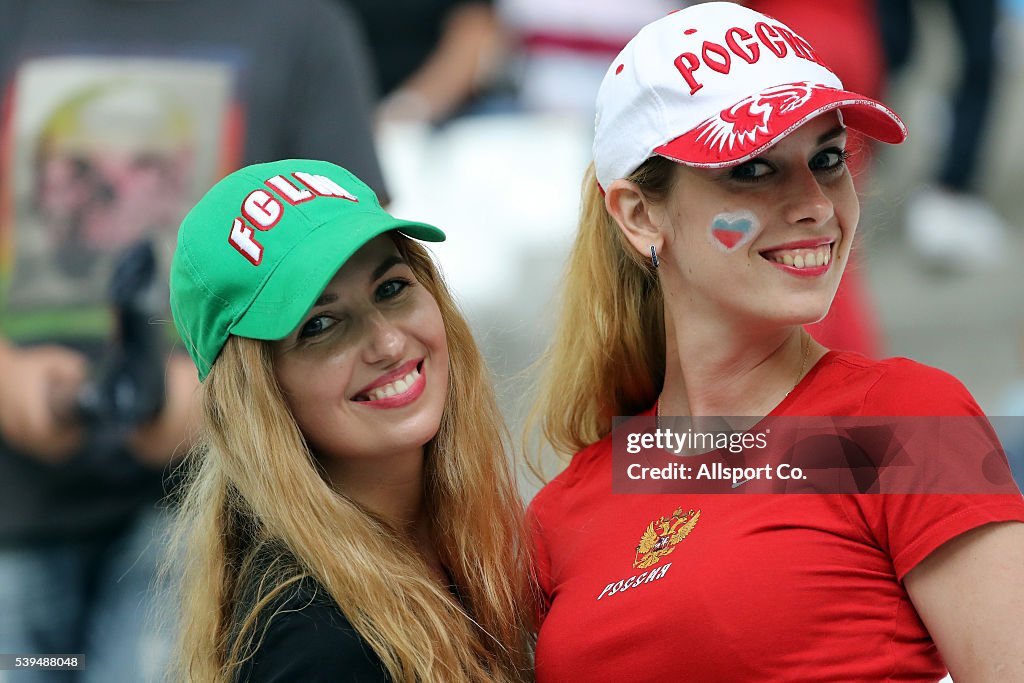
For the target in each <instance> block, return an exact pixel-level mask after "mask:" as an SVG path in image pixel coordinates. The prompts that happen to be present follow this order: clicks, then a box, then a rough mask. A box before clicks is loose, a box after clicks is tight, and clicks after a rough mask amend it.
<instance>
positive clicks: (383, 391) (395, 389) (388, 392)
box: [366, 368, 420, 401]
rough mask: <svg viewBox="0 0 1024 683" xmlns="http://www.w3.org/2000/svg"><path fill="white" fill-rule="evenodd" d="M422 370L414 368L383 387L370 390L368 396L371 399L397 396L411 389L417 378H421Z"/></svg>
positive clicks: (377, 399) (376, 399)
mask: <svg viewBox="0 0 1024 683" xmlns="http://www.w3.org/2000/svg"><path fill="white" fill-rule="evenodd" d="M419 376H420V371H419V369H418V368H413V369H412V372H410V373H409V374H408V375H406V376H405V377H402V378H399V379H396V380H395V381H394V382H392V383H391V384H385V385H384V386H382V387H377V388H376V389H373V390H372V391H368V392H367V393H366V396H367V398H368V399H369V400H371V401H379V400H380V399H382V398H388V397H389V396H396V395H397V394H404V393H405V392H406V391H408V390H409V387H411V386H412V385H413V384H415V383H416V380H417V379H419Z"/></svg>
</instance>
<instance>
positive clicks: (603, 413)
mask: <svg viewBox="0 0 1024 683" xmlns="http://www.w3.org/2000/svg"><path fill="white" fill-rule="evenodd" d="M674 168H675V164H673V163H672V162H671V161H668V160H667V159H663V158H661V157H652V158H651V159H648V160H647V161H646V162H644V164H643V165H642V166H640V168H638V169H637V170H636V171H635V172H634V173H633V174H632V175H631V176H630V177H629V178H627V180H630V181H632V182H634V183H636V184H637V185H638V186H639V187H640V189H641V190H642V191H643V192H644V193H645V194H646V195H647V196H648V197H650V198H651V199H652V200H663V199H664V198H665V196H666V195H667V194H668V192H669V189H670V188H671V184H672V182H673V179H674V177H675V176H674ZM561 294H562V297H563V298H562V302H561V313H560V315H559V318H558V322H557V324H556V327H555V333H554V338H553V341H552V342H551V345H550V346H549V347H548V349H547V350H546V351H545V353H544V354H543V356H542V357H541V359H540V361H539V365H540V379H539V380H538V391H537V396H538V398H537V400H536V402H535V403H534V405H533V408H532V409H531V411H530V414H529V416H528V418H527V421H526V433H527V435H528V437H527V438H529V435H530V434H532V433H533V432H535V431H536V429H537V428H538V426H539V428H540V430H541V432H542V434H543V436H544V438H545V439H546V441H547V442H548V443H549V444H551V446H552V447H553V448H554V449H555V451H556V452H558V453H561V454H565V455H571V454H572V453H575V452H577V451H579V450H581V449H583V448H584V447H586V446H587V445H589V444H592V443H594V442H595V441H599V440H600V439H602V438H603V437H604V436H605V435H606V434H608V433H609V432H610V431H611V426H612V418H613V417H614V416H616V415H633V414H635V413H637V412H640V411H641V410H644V409H646V408H649V407H650V406H651V405H652V404H653V402H654V400H655V398H656V397H657V395H658V392H659V391H661V386H662V384H663V383H664V379H665V319H664V307H663V298H662V292H661V285H660V283H659V281H658V277H657V274H656V272H655V271H654V268H653V266H652V265H651V262H650V261H649V260H648V259H646V258H644V257H643V256H642V255H641V254H639V253H637V251H636V250H635V249H634V248H633V247H632V246H631V245H630V244H629V242H628V241H627V240H626V238H625V236H624V235H623V234H622V231H621V230H620V229H619V227H618V225H617V224H616V223H615V220H614V219H613V218H612V217H611V215H609V213H608V210H607V209H606V208H605V204H604V195H603V194H602V192H601V189H600V187H599V186H598V183H597V178H596V177H595V174H594V166H593V164H591V166H590V168H589V169H587V173H586V175H585V177H584V179H583V199H582V204H581V208H580V220H579V229H578V232H577V235H576V241H575V243H574V245H573V248H572V252H571V254H570V257H569V266H568V269H567V271H566V274H565V277H564V279H563V283H562V288H561ZM530 450H533V449H532V448H531V449H530ZM536 469H537V468H535V470H536ZM542 476H543V475H542Z"/></svg>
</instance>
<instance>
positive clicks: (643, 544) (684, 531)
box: [633, 508, 700, 569]
mask: <svg viewBox="0 0 1024 683" xmlns="http://www.w3.org/2000/svg"><path fill="white" fill-rule="evenodd" d="M699 519H700V510H690V511H689V512H687V513H685V514H684V513H683V509H682V508H676V510H675V512H673V513H672V516H671V517H661V518H659V519H656V520H655V521H653V522H651V523H650V524H648V525H647V531H645V532H644V535H643V536H641V537H640V544H639V545H638V546H637V547H636V556H635V557H634V559H633V566H634V567H635V568H637V569H646V568H647V567H651V566H653V565H656V564H657V563H658V562H659V561H661V558H663V557H665V556H666V555H668V554H669V553H671V552H672V551H673V550H675V549H676V544H677V543H679V541H681V540H683V539H684V538H686V537H687V536H689V535H690V532H691V531H693V528H694V527H695V526H697V521H698V520H699Z"/></svg>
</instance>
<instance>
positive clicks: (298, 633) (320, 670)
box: [235, 579, 391, 683]
mask: <svg viewBox="0 0 1024 683" xmlns="http://www.w3.org/2000/svg"><path fill="white" fill-rule="evenodd" d="M285 593H286V594H285V595H284V597H282V598H281V599H280V600H278V601H275V602H274V603H273V605H271V606H268V607H266V608H264V610H263V611H262V613H261V616H260V617H259V619H258V622H257V626H256V629H257V630H256V636H255V641H256V642H259V638H260V635H261V633H263V629H264V628H266V633H265V634H264V635H263V640H262V642H259V645H258V647H257V649H256V652H255V654H254V655H253V656H252V657H251V658H250V659H248V660H247V661H246V662H245V663H244V664H243V665H242V666H241V668H240V669H239V671H238V674H237V676H236V677H235V681H237V683H250V682H251V683H286V682H287V683H292V682H294V683H299V682H300V681H301V682H302V683H321V682H323V683H327V682H328V681H330V682H331V683H337V682H339V681H344V682H346V683H348V682H349V681H352V682H358V683H364V682H365V683H388V682H390V681H391V679H390V678H389V677H388V675H387V673H386V672H385V670H384V665H383V664H382V663H381V661H380V658H378V657H377V655H376V654H375V653H374V652H373V650H372V649H371V648H370V646H369V645H367V644H366V641H364V640H363V638H362V637H361V636H360V635H359V634H358V633H357V632H356V631H355V629H353V628H352V626H351V624H349V621H348V619H346V618H345V615H344V614H343V613H342V611H341V610H340V609H338V606H337V605H336V604H335V603H334V600H333V599H331V596H330V594H329V593H327V591H325V590H324V589H323V588H321V587H319V584H317V583H316V582H315V581H313V580H311V579H307V580H305V581H302V582H300V583H299V584H296V586H294V587H291V588H289V589H287V590H286V591H285ZM268 620H269V623H268Z"/></svg>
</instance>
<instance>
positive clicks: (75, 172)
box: [0, 0, 383, 683]
mask: <svg viewBox="0 0 1024 683" xmlns="http://www.w3.org/2000/svg"><path fill="white" fill-rule="evenodd" d="M0 25H3V26H4V27H5V38H4V40H3V42H2V43H0V72H2V74H3V84H4V109H3V111H4V112H5V116H4V117H3V119H2V123H0V125H2V131H0V140H2V143H0V160H2V161H0V163H2V166H0V294H2V306H0V377H3V381H2V382H0V652H4V653H19V654H36V655H39V654H72V653H81V654H84V655H85V667H84V670H83V671H79V672H68V673H56V672H29V671H21V672H19V673H18V674H17V675H16V676H14V679H15V680H17V681H26V682H28V681H33V680H47V681H53V680H82V681H104V682H109V681H114V682H118V681H130V682H132V683H134V682H137V681H148V680H155V679H156V678H158V677H159V676H160V669H161V667H162V665H163V663H164V658H165V656H166V645H167V642H168V637H169V634H168V633H167V632H166V629H165V628H163V625H162V624H161V623H158V622H156V621H155V620H153V619H152V618H151V615H150V612H151V611H152V607H153V601H152V597H153V595H152V591H151V588H152V585H151V584H152V581H153V576H154V572H155V566H156V565H155V561H156V557H157V555H158V553H159V550H160V546H161V539H162V538H163V535H164V530H165V526H166V520H165V516H164V514H163V512H162V511H161V510H160V509H159V508H158V506H157V503H158V501H160V500H161V498H162V497H163V495H164V493H165V491H164V483H163V474H162V473H163V470H164V468H165V466H166V465H167V463H168V462H170V461H171V460H172V459H173V458H175V457H176V456H177V455H179V454H181V453H183V452H184V451H185V450H186V449H187V447H188V446H189V444H190V442H191V439H192V438H193V433H194V426H195V421H196V417H197V404H196V402H195V400H194V393H195V388H196V387H197V382H196V378H195V369H194V367H193V366H192V363H191V361H190V360H189V359H188V357H187V356H185V355H184V354H182V353H179V352H171V351H170V349H171V348H172V346H173V345H174V343H175V338H174V335H173V331H172V330H171V327H170V325H168V324H166V322H167V320H168V314H167V312H166V304H165V303H161V302H166V290H165V289H164V288H163V287H162V286H160V285H159V284H154V282H164V281H165V280H164V278H162V277H160V276H155V273H156V272H166V268H167V266H168V264H169V262H170V256H171V252H172V250H173V243H174V236H175V233H176V228H177V225H178V223H179V222H180V220H181V218H182V216H183V215H184V213H185V211H186V209H187V207H188V206H190V205H191V204H192V203H194V201H195V199H196V198H197V197H198V196H199V194H201V192H202V190H203V189H204V188H206V187H209V186H210V185H212V183H213V182H214V181H215V180H216V179H217V178H219V177H221V176H222V175H224V174H225V173H227V172H229V171H230V170H232V169H234V168H237V167H239V166H240V165H242V164H244V163H245V162H246V161H252V160H258V159H266V158H280V157H288V156H314V155H315V156H319V157H323V158H327V159H331V160H333V161H337V162H339V163H344V164H345V165H346V166H348V167H350V168H353V169H354V170H356V171H357V172H358V173H359V174H360V175H361V176H362V177H363V178H365V179H366V180H367V182H369V183H370V185H371V186H373V187H374V188H375V189H377V190H378V191H379V192H383V182H382V179H381V173H380V169H379V167H378V162H377V158H376V155H375V151H374V149H373V144H372V137H371V119H372V93H373V87H372V84H371V83H370V82H369V75H368V74H369V68H368V61H367V58H366V56H365V54H364V51H363V50H364V48H363V42H362V38H361V37H360V34H359V28H358V24H357V20H356V19H355V18H354V17H353V16H352V15H351V14H349V13H347V12H345V11H344V9H341V8H339V7H336V6H334V5H333V4H330V3H328V2H326V0H301V1H300V2H293V3H289V4H288V5H287V6H282V5H280V4H279V3H277V4H275V3H271V2H264V1H260V2H254V3H246V4H245V5H240V4H238V3H236V2H233V0H205V1H203V2H196V1H193V0H163V1H161V2H152V1H142V0H125V1H123V2H107V1H105V0H57V1H55V2H49V3H45V4H43V3H37V2H30V1H29V0H2V1H0ZM140 240H145V242H143V243H140ZM140 246H145V247H146V249H145V250H143V251H138V247H140ZM125 253H129V254H136V253H148V254H149V259H150V260H149V261H146V260H145V259H143V260H142V261H140V262H137V263H134V264H132V263H129V265H130V267H129V268H127V270H128V275H130V276H131V275H133V273H132V272H131V271H132V269H134V271H135V272H134V276H136V279H134V280H133V279H132V278H130V277H129V280H128V281H129V286H128V287H127V288H125V287H123V286H122V287H121V288H120V289H118V292H119V293H118V295H117V297H114V296H113V294H112V292H114V290H115V287H113V286H112V285H113V283H112V279H114V278H115V277H116V276H117V275H118V274H119V272H120V269H119V266H120V265H122V264H123V263H125V261H123V259H122V254H125ZM141 272H147V273H148V275H149V280H148V282H149V284H148V285H147V286H146V287H145V288H143V289H140V290H139V291H132V287H131V284H132V283H135V282H139V280H138V279H137V276H138V275H139V273H141ZM121 284H122V285H124V282H121ZM125 289H127V290H128V291H127V292H126V291H125ZM115 299H116V300H115ZM161 322H162V323H164V324H163V325H161V324H159V323H161ZM140 342H141V343H140ZM115 380H116V381H115ZM128 392H135V393H134V395H129V393H128ZM6 675H7V673H6V672H0V680H4V677H5V676H6Z"/></svg>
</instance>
